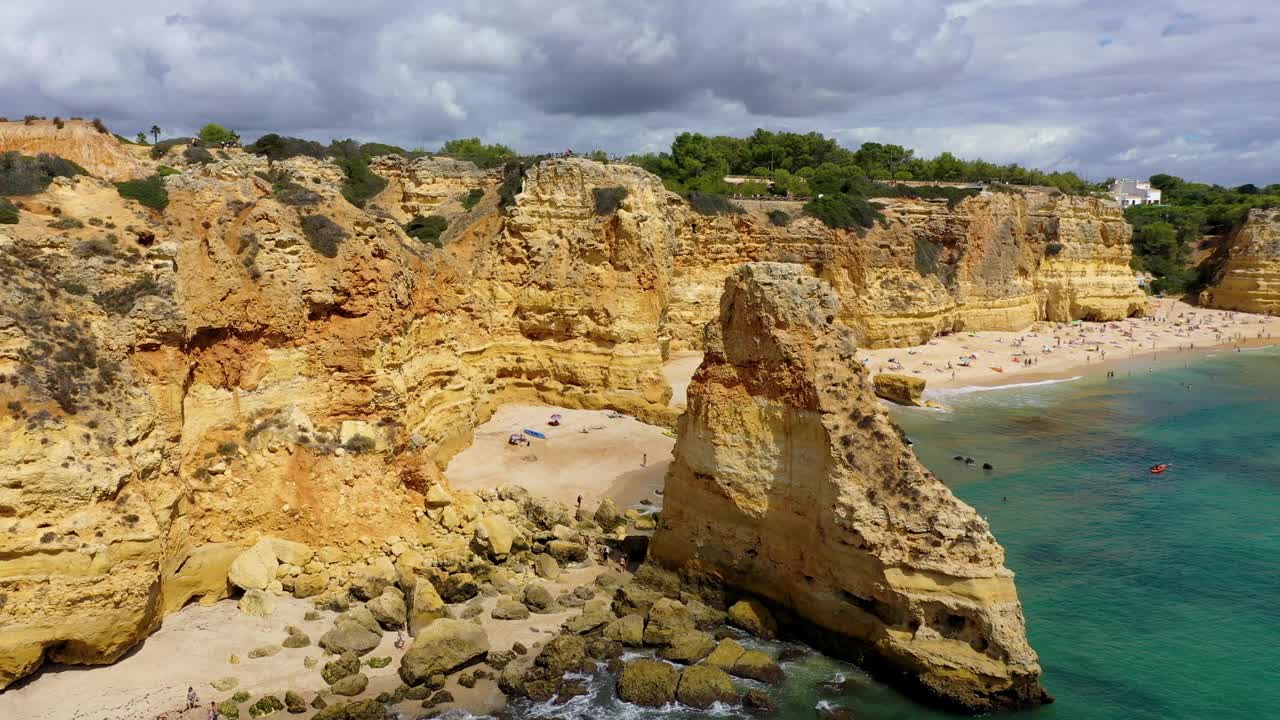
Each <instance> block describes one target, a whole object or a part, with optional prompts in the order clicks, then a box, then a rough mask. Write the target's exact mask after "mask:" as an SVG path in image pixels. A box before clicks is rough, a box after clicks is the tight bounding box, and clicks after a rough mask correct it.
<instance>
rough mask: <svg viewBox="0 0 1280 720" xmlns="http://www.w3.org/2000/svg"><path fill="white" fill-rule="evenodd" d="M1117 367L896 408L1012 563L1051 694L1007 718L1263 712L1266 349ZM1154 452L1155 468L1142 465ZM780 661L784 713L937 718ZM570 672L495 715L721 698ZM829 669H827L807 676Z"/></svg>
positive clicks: (1247, 716)
mask: <svg viewBox="0 0 1280 720" xmlns="http://www.w3.org/2000/svg"><path fill="white" fill-rule="evenodd" d="M1184 363H1186V365H1185V367H1184ZM1149 368H1151V369H1150V371H1149V370H1148V369H1149ZM1095 372H1096V371H1095ZM1116 373H1117V377H1116V378H1114V379H1110V380H1108V379H1106V378H1105V377H1103V376H1101V374H1099V376H1098V377H1086V378H1082V379H1079V380H1076V381H1073V382H1068V383H1060V384H1053V385H1039V386H1035V387H1024V388H1013V389H1002V390H993V391H984V392H973V393H952V394H950V395H945V396H943V397H942V399H943V400H944V402H945V403H946V404H947V405H948V406H949V407H950V408H951V410H952V411H951V412H948V413H939V412H934V411H926V410H902V411H897V412H895V417H896V419H897V420H898V421H899V422H900V423H901V424H902V425H903V427H904V428H905V429H906V430H907V432H908V434H909V435H910V437H911V438H912V439H913V440H914V441H915V442H916V446H915V447H916V452H917V453H918V454H919V456H920V458H921V460H923V461H924V463H925V464H926V465H927V466H928V467H929V468H931V469H932V470H934V471H935V472H936V473H937V474H938V475H939V476H940V477H941V478H942V479H943V480H945V481H946V482H947V483H948V484H949V485H950V486H951V487H952V488H953V489H954V491H955V492H956V494H957V495H959V496H960V497H961V498H962V499H964V500H965V501H967V502H969V503H970V504H972V505H973V506H974V507H976V508H977V509H978V511H979V512H981V513H982V514H983V515H984V516H985V517H986V518H987V519H988V520H989V521H990V523H991V526H992V529H993V531H994V532H995V534H996V537H997V538H998V539H999V540H1000V542H1001V543H1002V544H1003V545H1004V547H1005V549H1006V552H1007V561H1006V564H1007V565H1008V566H1009V567H1010V568H1012V569H1013V570H1014V571H1015V572H1016V573H1017V583H1018V591H1019V594H1020V596H1021V598H1022V602H1023V605H1024V609H1025V612H1026V615H1027V623H1028V634H1029V637H1030V640H1031V644H1032V646H1033V647H1034V648H1035V649H1036V650H1037V651H1038V652H1039V654H1040V660H1041V664H1042V665H1043V667H1044V671H1045V676H1044V684H1045V686H1046V687H1047V688H1048V689H1049V691H1050V692H1051V693H1053V694H1054V695H1056V696H1057V699H1058V702H1057V703H1055V704H1053V705H1049V706H1046V707H1044V708H1042V709H1039V710H1036V711H1030V712H1025V713H1020V714H1017V715H1011V716H1007V717H1010V718H1012V719H1013V720H1156V719H1159V720H1256V719H1258V718H1270V717H1280V351H1278V350H1275V349H1268V350H1261V351H1253V352H1243V353H1233V352H1223V353H1220V354H1218V355H1217V356H1215V357H1208V358H1200V359H1196V360H1194V361H1190V360H1186V359H1176V360H1171V361H1166V363H1165V364H1163V365H1157V366H1154V367H1152V363H1151V362H1146V363H1134V364H1133V365H1132V366H1129V367H1120V368H1118V369H1117V371H1116ZM955 455H963V456H970V457H973V458H974V459H975V460H976V461H977V465H974V466H966V465H964V464H963V463H958V462H955V461H954V460H952V457H953V456H955ZM983 462H991V463H992V464H993V465H995V469H994V470H992V471H983V470H981V469H980V465H981V463H983ZM1157 462H1166V463H1169V465H1170V468H1169V470H1168V472H1167V473H1165V474H1164V475H1157V476H1153V475H1151V474H1150V472H1149V470H1148V469H1149V468H1150V466H1152V465H1154V464H1156V463H1157ZM1006 498H1007V499H1006ZM752 642H755V641H752ZM756 644H757V645H760V643H756ZM766 649H768V650H770V651H771V652H774V653H776V652H778V651H779V650H780V649H781V645H780V644H778V643H772V644H770V645H769V646H768V647H767V648H766ZM784 669H785V670H786V672H787V676H788V678H787V681H786V683H785V684H784V685H782V686H781V687H778V688H771V689H769V691H770V693H771V694H772V695H773V696H774V699H775V701H777V702H778V703H779V705H780V707H781V713H780V715H779V716H780V717H782V718H787V719H788V720H790V719H797V720H798V719H800V718H804V719H805V720H808V719H809V718H813V717H814V716H815V712H814V710H815V707H817V706H819V705H820V704H831V705H835V706H841V707H846V708H849V709H850V710H852V711H853V713H854V717H856V718H859V720H941V719H942V718H950V717H952V716H949V715H945V714H942V713H939V712H936V711H933V710H930V709H927V708H924V707H921V706H919V705H917V704H915V703H913V702H911V701H910V700H907V699H906V698H904V697H902V696H901V695H899V694H898V693H896V692H895V691H893V690H890V689H888V688H886V687H884V686H882V685H880V684H878V683H876V682H874V681H872V680H870V679H869V678H867V677H866V676H865V675H863V674H862V673H861V672H859V671H858V670H857V669H856V668H853V667H851V666H849V665H847V664H844V663H841V662H838V661H835V660H832V659H830V658H826V657H823V656H820V655H817V654H814V653H809V654H807V655H806V656H805V657H803V658H802V659H800V660H797V661H793V662H788V663H785V664H784ZM583 679H584V680H586V681H587V682H588V683H589V684H590V686H591V688H592V692H591V693H590V694H589V695H588V696H585V697H581V698H577V699H575V700H573V701H571V702H570V703H569V704H567V705H564V706H553V705H550V704H542V705H536V706H529V705H525V706H523V707H517V708H515V710H516V712H515V713H514V714H515V715H516V716H520V717H562V718H598V717H618V718H636V719H640V718H665V719H667V720H673V719H675V718H694V717H706V716H709V715H710V716H719V717H736V716H738V715H739V714H740V712H739V711H736V710H733V709H730V708H716V709H713V710H712V711H711V712H709V713H693V712H690V711H688V709H681V708H674V707H671V708H666V709H662V710H642V709H640V708H636V707H634V706H628V705H625V704H623V703H620V702H618V701H617V700H616V699H615V698H614V697H613V692H612V687H611V681H610V679H609V677H608V675H607V674H606V673H604V672H603V671H602V672H598V673H596V675H595V676H593V677H587V678H583ZM833 679H834V680H842V681H844V682H843V683H842V684H841V685H840V687H831V686H829V685H828V686H827V687H823V685H824V684H825V683H829V682H830V681H832V680H833ZM759 687H763V686H759Z"/></svg>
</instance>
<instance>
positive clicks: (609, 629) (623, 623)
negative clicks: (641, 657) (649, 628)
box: [604, 614, 644, 647]
mask: <svg viewBox="0 0 1280 720" xmlns="http://www.w3.org/2000/svg"><path fill="white" fill-rule="evenodd" d="M604 637H605V639H606V640H613V641H615V642H620V643H622V644H623V645H626V646H628V647H640V646H641V645H643V644H644V616H642V615H635V614H632V615H625V616H623V617H620V618H618V619H617V620H614V621H613V622H611V623H609V624H608V625H606V626H605V628H604Z"/></svg>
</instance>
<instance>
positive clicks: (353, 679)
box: [329, 672, 369, 697]
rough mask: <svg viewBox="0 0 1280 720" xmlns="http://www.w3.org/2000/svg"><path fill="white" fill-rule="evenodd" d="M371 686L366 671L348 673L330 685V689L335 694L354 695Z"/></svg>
mask: <svg viewBox="0 0 1280 720" xmlns="http://www.w3.org/2000/svg"><path fill="white" fill-rule="evenodd" d="M367 687H369V677H368V676H367V675H365V674H364V673H359V672H358V673H353V674H351V675H348V676H346V677H344V678H342V679H340V680H338V681H337V682H335V683H333V684H332V685H330V686H329V690H330V691H331V692H332V693H333V694H334V695H343V696H346V697H353V696H355V695H359V694H360V693H362V692H364V691H365V688H367Z"/></svg>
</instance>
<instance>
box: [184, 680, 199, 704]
mask: <svg viewBox="0 0 1280 720" xmlns="http://www.w3.org/2000/svg"><path fill="white" fill-rule="evenodd" d="M196 707H200V698H198V697H196V689H195V688H193V687H191V686H187V707H186V709H187V710H190V709H192V708H196Z"/></svg>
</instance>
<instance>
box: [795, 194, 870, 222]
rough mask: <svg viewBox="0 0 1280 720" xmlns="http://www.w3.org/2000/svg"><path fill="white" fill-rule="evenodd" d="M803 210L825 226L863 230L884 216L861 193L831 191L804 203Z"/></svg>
mask: <svg viewBox="0 0 1280 720" xmlns="http://www.w3.org/2000/svg"><path fill="white" fill-rule="evenodd" d="M804 210H805V212H807V213H809V214H810V215H812V216H814V217H816V218H818V219H819V220H821V221H822V222H823V223H824V224H825V225H826V226H827V227H830V228H844V229H846V230H864V229H866V228H869V227H871V226H872V225H873V224H875V222H876V221H877V220H879V221H883V220H884V216H883V215H881V214H880V209H879V207H878V206H877V205H875V204H874V203H871V202H869V201H868V200H867V199H866V198H865V197H862V196H861V195H853V194H851V193H842V192H838V193H831V194H829V195H823V196H822V197H817V198H814V199H812V200H810V201H809V202H807V203H805V204H804Z"/></svg>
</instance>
